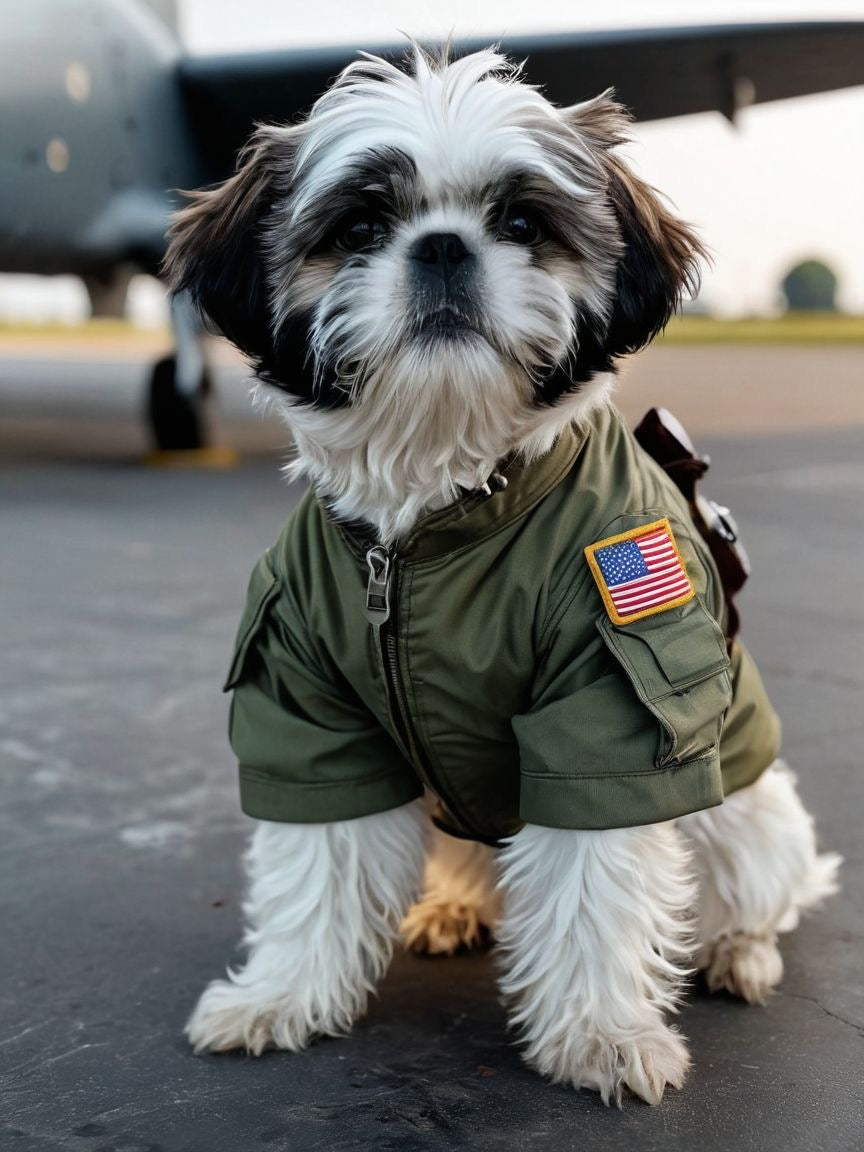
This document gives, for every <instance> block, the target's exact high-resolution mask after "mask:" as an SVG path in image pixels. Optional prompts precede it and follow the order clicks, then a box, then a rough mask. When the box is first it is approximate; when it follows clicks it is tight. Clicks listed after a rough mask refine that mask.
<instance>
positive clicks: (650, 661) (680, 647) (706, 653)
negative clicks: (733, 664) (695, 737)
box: [598, 597, 729, 700]
mask: <svg viewBox="0 0 864 1152" xmlns="http://www.w3.org/2000/svg"><path fill="white" fill-rule="evenodd" d="M598 627H599V629H600V633H601V635H602V636H603V639H604V640H605V642H606V644H607V646H608V647H609V648H610V649H611V650H612V651H613V653H614V654H615V655H616V656H617V657H618V659H619V660H620V661H621V663H622V664H624V665H625V667H626V668H627V669H628V671H629V672H631V673H632V678H634V679H636V680H638V682H639V683H638V684H637V688H640V687H641V692H640V695H643V696H644V698H645V699H648V700H656V699H658V698H660V697H662V696H664V695H667V694H668V693H669V692H674V691H677V690H679V689H681V688H686V687H688V686H690V685H693V684H698V683H699V681H700V680H705V679H707V678H708V677H709V676H714V675H716V674H717V673H718V672H722V671H725V670H727V669H728V668H729V655H728V653H727V651H726V638H725V637H724V635H723V631H722V629H721V628H720V625H719V624H718V623H717V621H716V620H715V619H714V618H713V616H711V615H710V614H709V612H708V610H707V609H706V608H705V606H704V604H703V603H702V601H701V600H700V599H699V598H698V597H696V598H695V599H693V600H691V601H689V603H687V604H684V605H682V606H681V607H680V608H670V609H669V610H668V611H667V612H663V613H659V614H658V615H656V616H647V617H645V618H644V619H642V620H636V621H635V622H634V623H632V624H621V625H619V624H613V623H612V621H611V620H610V619H609V618H608V617H607V616H603V617H601V618H600V620H599V621H598Z"/></svg>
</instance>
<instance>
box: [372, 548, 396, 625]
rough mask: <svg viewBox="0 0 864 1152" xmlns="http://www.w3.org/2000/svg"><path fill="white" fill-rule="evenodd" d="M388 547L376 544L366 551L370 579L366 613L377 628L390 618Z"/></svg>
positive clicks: (389, 562) (389, 558) (389, 560)
mask: <svg viewBox="0 0 864 1152" xmlns="http://www.w3.org/2000/svg"><path fill="white" fill-rule="evenodd" d="M391 559H392V558H391V556H390V553H389V552H388V551H387V549H386V548H382V547H381V545H380V544H376V545H375V546H374V547H372V548H370V549H369V551H368V552H367V553H366V564H367V565H368V568H369V581H368V583H367V585H366V615H367V616H368V618H369V621H370V623H372V624H374V625H375V626H376V628H380V627H381V625H382V624H383V623H384V622H385V621H386V620H389V618H390V564H391Z"/></svg>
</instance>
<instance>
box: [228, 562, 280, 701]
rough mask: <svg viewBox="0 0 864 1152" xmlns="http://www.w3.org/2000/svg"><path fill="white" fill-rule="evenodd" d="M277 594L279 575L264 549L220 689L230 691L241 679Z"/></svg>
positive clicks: (252, 579)
mask: <svg viewBox="0 0 864 1152" xmlns="http://www.w3.org/2000/svg"><path fill="white" fill-rule="evenodd" d="M278 595H279V578H278V577H277V576H276V574H275V573H274V571H273V569H272V568H271V567H270V558H269V556H268V554H267V553H266V552H265V553H264V555H263V556H262V557H261V559H260V560H259V561H258V563H257V564H256V565H255V568H254V569H253V571H252V576H251V578H250V580H249V590H248V592H247V594H246V606H245V608H244V609H243V614H242V615H241V617H240V624H239V626H238V628H237V637H236V639H235V641H234V650H233V655H232V657H231V667H230V668H229V669H228V675H227V677H226V678H225V683H224V685H223V687H222V691H223V692H230V690H231V689H232V688H234V687H236V685H237V684H238V682H239V681H240V679H241V677H242V675H243V669H244V667H245V664H246V658H247V656H248V655H249V649H250V647H251V645H252V641H253V640H254V639H255V636H256V634H257V632H258V630H259V629H260V627H261V625H262V624H263V622H264V618H265V617H266V615H267V609H268V608H269V607H270V605H271V604H272V603H273V601H274V600H275V599H276V597H277V596H278Z"/></svg>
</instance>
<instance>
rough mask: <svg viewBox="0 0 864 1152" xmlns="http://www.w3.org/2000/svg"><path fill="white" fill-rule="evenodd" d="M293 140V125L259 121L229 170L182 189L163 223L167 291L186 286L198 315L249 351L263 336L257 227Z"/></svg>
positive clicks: (260, 347) (263, 347) (261, 350)
mask: <svg viewBox="0 0 864 1152" xmlns="http://www.w3.org/2000/svg"><path fill="white" fill-rule="evenodd" d="M296 147H297V130H296V129H293V128H277V127H264V126H259V127H258V128H257V130H256V131H255V133H254V135H253V136H252V138H251V140H250V141H249V143H248V144H247V145H246V147H245V148H244V149H243V151H242V152H241V153H240V156H239V158H238V161H237V171H236V172H235V173H234V175H233V176H232V177H231V178H230V179H228V180H226V181H224V183H222V184H218V185H216V186H215V187H211V188H204V189H200V190H198V191H194V192H186V193H184V196H185V197H186V199H187V201H188V203H187V204H186V206H185V207H184V208H182V209H180V210H179V211H178V212H176V213H175V214H174V216H173V218H172V221H171V226H170V228H169V231H168V239H169V245H168V251H167V253H166V255H165V261H164V264H163V272H164V275H165V277H166V279H167V281H168V286H169V288H170V289H171V291H173V292H179V291H183V290H185V291H188V292H189V293H190V294H191V296H192V299H193V300H194V301H195V304H196V305H197V307H198V308H199V310H200V311H201V313H202V315H203V316H204V318H205V319H206V320H207V321H209V322H210V323H211V324H212V326H213V327H214V328H216V329H217V330H218V331H219V332H221V333H222V334H223V335H224V336H227V337H228V339H229V340H231V341H232V343H234V344H236V345H237V346H238V347H239V348H241V349H242V350H243V351H244V352H246V353H247V354H248V355H250V356H252V357H253V358H255V359H261V358H262V357H264V356H266V351H267V349H268V347H269V345H270V341H271V325H270V316H269V310H268V306H267V296H266V272H265V268H264V265H263V262H262V254H261V237H260V227H261V222H262V221H263V220H264V218H265V217H266V216H267V214H268V213H269V211H270V210H271V208H272V207H273V204H274V202H275V200H276V199H277V197H279V196H281V195H284V194H286V193H287V191H288V189H289V188H290V181H291V172H292V170H293V165H294V156H295V153H296Z"/></svg>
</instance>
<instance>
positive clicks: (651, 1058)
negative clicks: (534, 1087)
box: [530, 1024, 690, 1108]
mask: <svg viewBox="0 0 864 1152" xmlns="http://www.w3.org/2000/svg"><path fill="white" fill-rule="evenodd" d="M543 1055H544V1054H543V1053H542V1051H541V1052H537V1053H535V1059H533V1060H531V1061H530V1063H532V1064H533V1065H534V1066H535V1067H536V1068H537V1070H538V1071H539V1072H542V1073H544V1074H545V1075H547V1076H550V1077H551V1079H552V1080H553V1081H555V1082H556V1083H563V1084H571V1085H572V1086H573V1087H574V1088H590V1089H592V1090H593V1091H594V1092H599V1093H600V1098H601V1099H602V1101H603V1103H604V1104H606V1105H609V1104H615V1105H616V1107H618V1108H620V1107H621V1102H622V1098H623V1095H624V1092H625V1090H626V1091H629V1092H632V1094H633V1095H634V1096H638V1097H639V1098H640V1099H641V1100H644V1101H645V1102H646V1104H659V1103H660V1101H661V1100H662V1099H663V1093H664V1091H665V1090H666V1086H667V1084H668V1085H671V1086H672V1087H673V1088H680V1087H681V1086H682V1084H683V1083H684V1080H685V1078H686V1076H687V1070H688V1068H689V1067H690V1054H689V1053H688V1051H687V1046H686V1044H685V1043H684V1040H683V1039H682V1037H681V1036H680V1035H679V1033H677V1032H675V1031H673V1030H672V1029H671V1028H669V1027H667V1026H666V1025H665V1024H658V1026H657V1027H656V1028H654V1029H652V1030H650V1031H648V1032H643V1033H641V1034H639V1035H637V1036H633V1037H627V1038H626V1039H625V1038H614V1037H612V1036H592V1037H586V1038H585V1039H584V1040H581V1041H580V1042H579V1043H578V1044H576V1045H572V1046H571V1045H569V1044H566V1043H565V1044H564V1045H561V1046H559V1049H558V1051H557V1052H556V1053H554V1054H550V1055H551V1059H544V1058H543Z"/></svg>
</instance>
